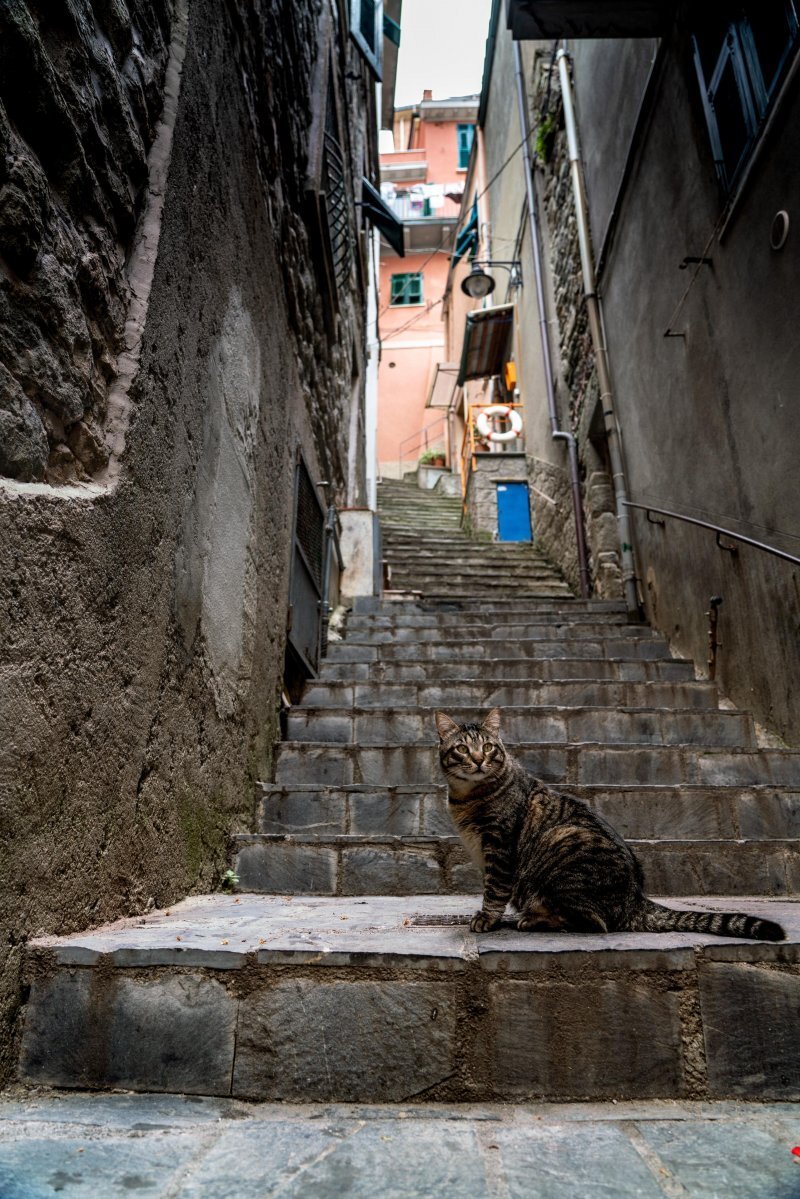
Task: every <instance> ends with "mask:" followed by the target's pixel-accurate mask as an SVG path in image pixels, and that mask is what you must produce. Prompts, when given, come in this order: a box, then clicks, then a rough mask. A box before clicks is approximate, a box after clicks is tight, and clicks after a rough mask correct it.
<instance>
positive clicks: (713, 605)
mask: <svg viewBox="0 0 800 1199" xmlns="http://www.w3.org/2000/svg"><path fill="white" fill-rule="evenodd" d="M721 603H722V596H721V595H712V597H711V599H710V600H709V605H708V611H707V612H706V616H707V617H708V677H709V678H710V679H711V680H712V682H713V680H714V679H715V678H716V677H717V650H718V649H720V648H721V646H722V642H721V641H720V640H718V638H717V625H718V623H719V606H720V604H721Z"/></svg>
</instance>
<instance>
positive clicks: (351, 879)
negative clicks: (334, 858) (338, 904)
mask: <svg viewBox="0 0 800 1199" xmlns="http://www.w3.org/2000/svg"><path fill="white" fill-rule="evenodd" d="M445 889H446V888H445V886H444V880H443V878H442V871H441V867H440V865H439V862H438V861H437V859H436V858H435V857H434V856H433V855H432V854H430V853H421V852H418V853H408V852H405V853H404V852H403V851H402V850H395V851H392V850H381V849H369V848H364V849H344V850H342V890H341V893H342V895H387V894H388V895H414V894H417V895H419V894H437V893H438V892H440V891H444V890H445Z"/></svg>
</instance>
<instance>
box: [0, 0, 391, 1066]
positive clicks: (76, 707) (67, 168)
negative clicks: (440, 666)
mask: <svg viewBox="0 0 800 1199" xmlns="http://www.w3.org/2000/svg"><path fill="white" fill-rule="evenodd" d="M362 7H363V12H362V11H361V10H362ZM393 9H394V11H395V16H399V5H398V4H397V3H395V4H394V5H393ZM98 13H100V15H98ZM370 14H371V15H370ZM380 15H381V14H380V5H378V6H375V5H372V4H367V3H366V2H365V3H364V4H363V6H361V5H360V4H359V2H358V0H354V3H352V4H345V3H344V2H340V0H325V2H324V3H322V4H319V3H310V2H309V3H301V4H288V3H279V4H271V3H270V4H267V3H255V4H252V3H247V4H240V3H236V2H233V3H229V4H225V5H218V4H213V3H199V4H193V5H191V6H189V5H188V3H186V2H185V0H176V2H175V3H167V2H166V0H164V3H161V2H160V0H133V2H132V3H130V4H128V5H127V8H126V7H125V6H114V5H106V6H102V11H101V10H100V9H99V7H98V6H94V9H92V8H91V7H90V6H89V5H88V4H85V3H82V2H81V3H76V4H71V5H68V6H59V11H58V13H56V12H55V10H54V9H53V6H50V5H46V4H38V3H36V0H29V2H27V3H24V4H23V3H21V4H17V5H14V6H5V7H4V8H3V10H2V14H1V15H0V92H1V93H2V106H0V149H1V150H2V152H1V153H0V440H1V441H2V448H1V449H0V474H1V475H2V478H1V479H0V524H2V533H1V534H0V558H1V560H2V565H1V566H0V594H1V595H2V613H3V628H4V636H3V646H2V656H1V658H0V695H2V701H0V705H1V710H0V740H1V741H2V759H3V762H2V779H3V783H2V786H3V801H2V820H3V838H2V845H3V848H2V855H3V858H2V878H3V882H2V905H1V906H2V923H3V927H4V928H5V929H7V930H8V937H4V940H3V947H2V951H0V952H2V954H3V958H2V972H1V973H0V978H1V979H2V981H1V982H0V1072H1V1071H2V1068H4V1067H5V1066H6V1065H7V1063H8V1047H9V1039H8V1037H7V1035H6V1034H7V1033H8V1030H9V1028H10V1026H11V1024H12V1023H13V1018H14V1013H15V1011H16V1009H17V1006H18V1002H19V998H20V996H19V987H20V983H19V961H20V947H21V945H22V944H23V942H24V940H25V938H26V937H27V936H28V935H31V934H33V933H36V932H62V931H67V930H68V929H75V928H78V927H82V926H86V925H88V924H90V923H93V922H97V921H98V920H102V919H107V918H113V917H115V916H119V915H123V914H125V913H133V912H140V911H142V910H144V909H145V907H146V906H147V904H148V903H149V902H151V903H152V902H154V903H156V904H165V903H169V902H171V901H172V900H174V899H176V898H177V897H179V896H181V895H184V894H186V893H187V892H190V891H192V890H196V889H198V888H201V887H202V888H206V889H207V888H209V887H213V886H214V881H215V878H218V877H219V874H220V872H221V871H222V870H223V869H224V867H225V865H226V858H227V838H228V836H229V834H230V832H231V831H232V830H234V829H246V828H247V827H249V821H250V819H251V815H252V807H253V802H254V801H253V782H254V780H255V779H257V778H259V777H268V774H267V772H268V770H269V766H270V760H271V747H272V744H273V741H274V740H275V736H276V731H277V728H278V710H279V697H280V693H281V690H282V689H283V688H284V687H285V686H286V685H287V684H286V675H285V670H286V669H288V668H291V667H292V661H294V666H295V667H296V666H297V656H298V655H300V659H301V660H302V659H303V657H304V655H305V657H306V658H307V657H308V656H309V655H311V656H313V654H314V652H315V644H316V646H317V648H318V644H319V640H318V639H319V626H318V612H319V604H318V598H319V595H320V588H321V586H322V578H323V574H324V573H325V571H324V561H323V556H322V555H323V546H324V544H325V537H326V533H325V524H326V512H327V509H328V506H329V505H330V504H332V503H333V504H336V505H337V506H338V507H339V508H341V509H348V508H355V509H358V508H363V507H364V506H365V505H367V504H368V470H367V460H366V454H365V439H366V430H367V429H368V428H370V427H371V426H372V424H373V423H374V413H370V412H369V411H367V408H366V405H367V402H368V401H367V391H366V388H365V379H366V377H367V375H368V373H369V370H370V363H369V362H368V361H367V352H366V341H367V339H366V318H367V306H368V293H369V288H370V277H371V276H372V275H373V274H374V271H375V269H376V264H375V263H373V261H372V247H373V244H374V239H373V234H372V231H371V226H370V224H369V223H368V222H367V220H366V219H365V208H364V207H362V206H361V202H362V199H363V195H364V192H365V188H366V185H367V184H368V183H372V184H374V185H375V187H376V188H377V185H378V182H379V180H378V138H377V132H378V122H379V112H378V90H377V84H376V80H377V77H378V76H379V75H380V73H381V63H380V58H381V48H382V42H383V28H382V26H381V24H380ZM392 87H393V82H392V79H391V78H390V77H389V76H388V75H384V105H385V107H386V108H387V111H388V112H389V113H391V96H392ZM365 180H366V183H365V182H364V181H365ZM372 302H373V306H374V304H375V297H374V296H373V301H372ZM309 613H310V614H309ZM315 622H317V623H315ZM315 638H316V642H315ZM287 646H289V647H290V651H291V652H290V654H289V655H288V656H287V653H286V651H287ZM292 654H294V659H292ZM301 664H302V662H301ZM307 664H308V663H307V662H306V665H307Z"/></svg>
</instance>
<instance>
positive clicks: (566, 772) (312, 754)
mask: <svg viewBox="0 0 800 1199" xmlns="http://www.w3.org/2000/svg"><path fill="white" fill-rule="evenodd" d="M514 750H515V753H516V755H517V757H518V758H519V759H520V760H521V761H522V763H523V765H525V766H526V768H527V769H528V770H530V771H531V772H532V773H533V774H535V775H537V776H538V777H540V778H542V779H545V780H548V781H553V782H557V783H559V784H560V785H563V786H565V787H568V786H571V785H572V784H573V783H648V784H649V783H665V784H678V783H684V782H695V783H704V784H706V785H712V784H717V783H721V784H727V785H740V786H742V785H744V786H747V785H749V784H751V783H773V784H779V785H788V786H790V787H795V788H796V787H798V786H800V751H798V750H772V749H754V748H739V747H737V746H695V745H652V744H651V745H643V744H641V743H636V742H628V743H626V742H615V743H613V744H611V745H609V744H607V743H605V742H597V741H585V742H581V743H579V744H578V743H576V744H572V745H568V744H567V743H565V742H562V741H558V742H541V741H540V742H533V743H526V742H522V743H519V742H518V743H517V744H516V745H515V746H514ZM436 757H437V754H436V749H435V747H434V746H433V745H401V746H398V745H396V744H395V743H391V744H387V743H385V742H377V743H375V744H363V745H352V744H347V743H335V742H329V741H318V742H314V741H284V742H281V744H280V745H279V746H278V747H277V753H276V778H275V781H276V782H284V783H285V782H293V781H297V782H313V781H315V780H316V781H318V782H319V783H321V784H324V783H349V782H350V781H352V782H373V783H378V784H381V785H383V784H387V785H392V784H394V783H399V782H405V783H411V782H422V783H426V782H428V781H429V780H430V779H432V778H435V777H436V774H437V771H438V769H439V766H438V762H437V761H436ZM298 770H299V777H298ZM356 771H359V772H360V774H361V777H354V775H355V772H356ZM665 774H666V775H668V776H669V777H665ZM287 775H291V777H287Z"/></svg>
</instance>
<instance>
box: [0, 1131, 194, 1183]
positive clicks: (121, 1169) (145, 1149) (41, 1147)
mask: <svg viewBox="0 0 800 1199" xmlns="http://www.w3.org/2000/svg"><path fill="white" fill-rule="evenodd" d="M196 1152H197V1144H196V1142H195V1141H194V1140H190V1139H188V1138H184V1139H183V1142H181V1140H179V1139H178V1138H177V1137H171V1138H170V1139H169V1141H166V1140H164V1138H163V1137H160V1136H157V1135H156V1136H140V1137H138V1138H137V1139H135V1140H131V1139H130V1138H129V1137H123V1136H117V1137H114V1138H109V1139H108V1140H104V1141H101V1142H96V1141H93V1140H92V1139H91V1138H89V1137H86V1136H83V1137H79V1138H78V1139H74V1138H73V1137H63V1138H59V1139H55V1138H52V1139H40V1138H36V1137H31V1138H27V1137H26V1138H25V1139H24V1140H19V1141H16V1142H14V1143H12V1144H2V1143H0V1195H2V1197H3V1199H46V1197H47V1196H52V1195H54V1194H59V1193H60V1194H63V1195H65V1196H68V1199H98V1196H100V1195H102V1196H103V1197H104V1199H105V1197H111V1196H113V1197H116V1196H121V1195H135V1194H139V1193H142V1194H145V1195H148V1196H152V1199H160V1197H161V1196H165V1195H166V1193H167V1190H168V1188H170V1186H171V1184H172V1183H173V1181H177V1180H178V1179H179V1177H180V1175H181V1174H182V1173H183V1172H184V1171H185V1169H186V1168H187V1166H188V1165H189V1163H190V1162H191V1160H192V1157H193V1156H194V1155H195V1154H196ZM172 1193H173V1194H174V1191H173V1192H172Z"/></svg>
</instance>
